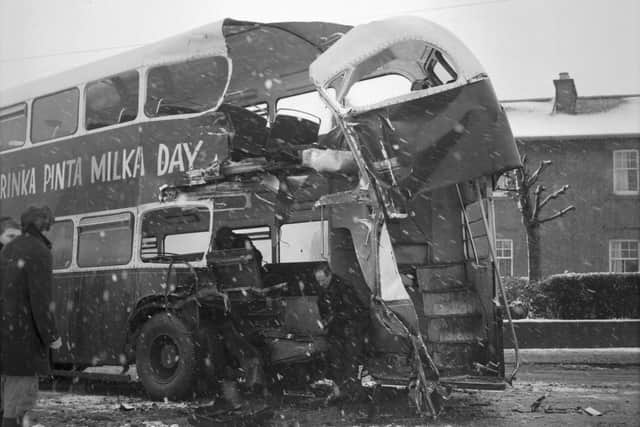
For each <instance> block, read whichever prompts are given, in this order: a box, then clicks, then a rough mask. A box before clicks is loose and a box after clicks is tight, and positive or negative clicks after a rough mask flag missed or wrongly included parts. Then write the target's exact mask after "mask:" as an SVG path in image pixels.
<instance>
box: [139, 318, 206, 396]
mask: <svg viewBox="0 0 640 427" xmlns="http://www.w3.org/2000/svg"><path fill="white" fill-rule="evenodd" d="M136 369H137V371H138V376H139V377H140V381H141V382H142V385H143V386H144V388H145V390H146V391H147V393H148V394H149V396H150V397H151V398H152V399H155V400H162V399H165V398H168V399H171V400H179V399H184V398H186V397H189V393H190V392H191V391H192V387H193V384H194V382H195V379H196V373H197V356H196V343H195V339H194V337H193V335H192V334H191V332H189V330H188V328H187V327H186V325H185V324H184V322H183V321H182V320H181V319H180V318H178V317H176V316H173V315H170V314H168V313H158V314H156V315H154V316H153V317H152V318H151V319H149V320H148V321H147V322H146V323H145V324H144V325H143V326H142V329H141V330H140V334H139V335H138V340H137V345H136Z"/></svg>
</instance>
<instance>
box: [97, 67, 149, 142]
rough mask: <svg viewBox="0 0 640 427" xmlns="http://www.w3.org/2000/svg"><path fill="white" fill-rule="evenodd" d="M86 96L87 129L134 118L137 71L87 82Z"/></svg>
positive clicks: (135, 113)
mask: <svg viewBox="0 0 640 427" xmlns="http://www.w3.org/2000/svg"><path fill="white" fill-rule="evenodd" d="M86 98H87V104H86V116H85V117H86V119H85V126H86V128H87V130H90V129H98V128H101V127H104V126H110V125H115V124H118V123H125V122H129V121H131V120H134V119H135V118H136V116H137V115H138V72H137V71H127V72H126V73H122V74H118V75H117V76H113V77H109V78H107V79H102V80H98V81H95V82H92V83H89V84H88V85H87V88H86Z"/></svg>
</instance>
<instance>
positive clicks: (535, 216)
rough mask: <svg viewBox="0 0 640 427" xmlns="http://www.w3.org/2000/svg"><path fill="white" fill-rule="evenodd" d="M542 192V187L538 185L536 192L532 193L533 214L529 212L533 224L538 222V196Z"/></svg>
mask: <svg viewBox="0 0 640 427" xmlns="http://www.w3.org/2000/svg"><path fill="white" fill-rule="evenodd" d="M543 191H544V187H543V186H542V185H538V186H537V187H536V190H535V191H534V192H533V196H534V199H533V212H531V221H533V222H535V221H537V220H538V214H539V213H540V207H541V206H540V194H542V192H543Z"/></svg>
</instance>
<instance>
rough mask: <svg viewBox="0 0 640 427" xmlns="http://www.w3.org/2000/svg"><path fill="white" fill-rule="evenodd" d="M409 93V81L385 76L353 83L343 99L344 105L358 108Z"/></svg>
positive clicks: (394, 76)
mask: <svg viewBox="0 0 640 427" xmlns="http://www.w3.org/2000/svg"><path fill="white" fill-rule="evenodd" d="M410 92H411V81H409V79H407V78H405V77H403V76H401V75H399V74H386V75H384V76H379V77H373V78H371V79H366V80H360V81H359V82H357V83H355V84H354V85H353V86H352V87H351V89H349V93H348V94H347V96H346V97H345V105H348V106H350V107H354V108H358V107H364V106H367V105H372V104H375V103H377V102H380V101H384V100H385V99H389V98H394V97H396V96H400V95H405V94H408V93H410Z"/></svg>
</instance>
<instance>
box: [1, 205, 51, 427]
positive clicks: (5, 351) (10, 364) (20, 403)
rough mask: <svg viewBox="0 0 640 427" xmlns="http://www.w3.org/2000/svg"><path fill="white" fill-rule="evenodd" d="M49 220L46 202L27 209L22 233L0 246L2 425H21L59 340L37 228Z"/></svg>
mask: <svg viewBox="0 0 640 427" xmlns="http://www.w3.org/2000/svg"><path fill="white" fill-rule="evenodd" d="M52 222H53V215H52V214H51V210H49V208H46V207H45V208H34V207H31V208H29V209H27V211H26V212H24V213H23V214H22V216H21V225H22V235H21V236H18V237H17V238H16V239H14V240H13V241H12V242H10V243H8V244H7V245H6V246H5V247H4V248H3V250H2V252H0V287H1V288H0V302H1V306H0V315H1V316H2V319H1V320H0V323H1V324H2V330H1V333H0V349H2V350H1V354H0V362H1V363H0V374H1V377H0V387H1V389H2V396H3V409H4V414H3V418H2V427H15V426H21V425H22V419H23V417H24V416H25V414H26V413H27V412H28V411H29V410H31V409H32V408H33V407H34V406H35V403H36V398H37V393H38V375H47V374H48V373H49V371H50V366H49V359H50V358H49V351H50V349H51V348H53V349H58V348H60V346H61V344H62V341H61V340H60V338H59V336H58V332H57V329H56V325H55V320H54V317H53V311H54V310H55V305H54V304H53V298H52V256H51V243H50V242H49V240H48V239H47V238H46V237H45V236H44V235H43V234H42V232H43V231H47V230H48V229H49V227H50V226H51V224H52Z"/></svg>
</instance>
